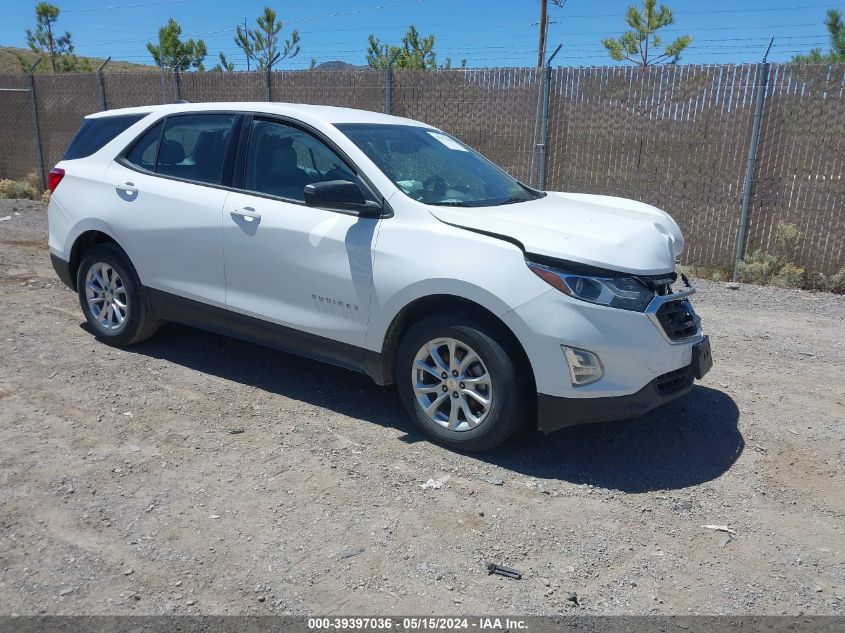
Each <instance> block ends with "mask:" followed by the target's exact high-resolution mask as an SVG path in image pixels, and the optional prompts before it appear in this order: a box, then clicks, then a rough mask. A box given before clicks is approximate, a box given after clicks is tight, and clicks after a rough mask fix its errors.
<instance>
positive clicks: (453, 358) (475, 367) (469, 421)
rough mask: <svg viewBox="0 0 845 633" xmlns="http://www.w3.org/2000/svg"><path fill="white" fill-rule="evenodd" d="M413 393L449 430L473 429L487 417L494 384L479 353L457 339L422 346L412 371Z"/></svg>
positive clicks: (444, 339)
mask: <svg viewBox="0 0 845 633" xmlns="http://www.w3.org/2000/svg"><path fill="white" fill-rule="evenodd" d="M411 381H412V383H413V388H414V395H415V396H416V399H417V402H418V403H419V405H420V407H422V409H423V411H425V414H426V415H427V416H428V418H429V419H430V420H431V421H432V422H434V423H435V424H437V425H439V426H441V427H443V428H445V429H448V430H450V431H469V430H472V429H474V428H476V427H478V425H480V424H481V423H483V422H484V420H485V419H486V418H487V416H488V414H489V413H490V407H491V405H492V403H493V384H492V382H491V380H490V374H489V372H488V371H487V367H486V366H485V365H484V362H483V361H482V360H481V357H480V356H479V355H478V353H477V352H476V351H475V350H474V349H472V348H471V347H470V346H469V345H467V344H466V343H463V342H461V341H459V340H457V339H454V338H437V339H434V340H431V341H429V342H428V343H426V344H425V345H423V346H422V347H421V348H420V350H419V351H418V352H417V355H416V356H415V357H414V365H413V369H412V372H411Z"/></svg>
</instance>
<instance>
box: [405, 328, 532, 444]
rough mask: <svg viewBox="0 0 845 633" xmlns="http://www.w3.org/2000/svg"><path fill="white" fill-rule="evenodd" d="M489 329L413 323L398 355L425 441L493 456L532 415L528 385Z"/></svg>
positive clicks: (408, 401)
mask: <svg viewBox="0 0 845 633" xmlns="http://www.w3.org/2000/svg"><path fill="white" fill-rule="evenodd" d="M526 371H530V370H528V369H526V368H524V367H522V363H520V362H518V361H517V360H516V355H515V354H513V353H509V352H508V349H507V346H506V345H505V344H503V343H502V342H500V341H499V340H497V337H496V335H495V333H494V332H493V331H491V329H490V328H487V327H485V326H484V325H482V324H481V323H479V322H477V321H475V320H473V319H471V318H469V317H465V316H461V315H445V314H444V315H434V316H431V317H426V318H424V319H422V320H420V321H418V322H417V323H415V324H414V325H413V326H412V327H411V328H410V329H409V330H408V332H407V333H406V334H405V336H404V337H403V338H402V341H401V343H400V344H399V349H398V352H397V356H396V382H397V386H398V389H399V396H400V398H401V400H402V404H403V405H404V406H405V409H406V410H407V411H408V414H409V415H410V416H411V419H412V420H413V421H414V423H415V424H416V425H417V426H418V427H419V428H420V430H422V432H423V433H425V434H426V435H427V436H428V437H430V438H431V439H433V440H435V441H436V442H438V443H440V444H444V445H446V446H448V447H450V448H453V449H456V450H459V451H485V450H489V449H492V448H494V447H496V446H498V445H500V444H502V443H503V442H504V441H506V440H507V439H508V438H510V437H511V436H512V435H513V434H514V433H516V432H517V431H518V430H519V429H520V428H521V427H522V426H523V425H524V423H525V422H526V421H527V420H528V419H529V417H530V416H531V414H532V412H533V408H532V402H533V399H532V396H533V394H532V393H531V384H532V381H531V380H530V379H529V377H528V376H527V375H526Z"/></svg>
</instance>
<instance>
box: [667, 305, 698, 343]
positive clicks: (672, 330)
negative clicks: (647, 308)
mask: <svg viewBox="0 0 845 633" xmlns="http://www.w3.org/2000/svg"><path fill="white" fill-rule="evenodd" d="M657 320H658V321H660V325H661V327H663V331H664V332H666V336H668V337H669V338H670V339H671V340H673V341H677V340H679V339H684V338H688V337H690V336H694V335H695V333H696V332H698V319H696V317H695V312H694V311H693V309H692V305H690V302H689V301H687V300H686V299H680V300H678V301H667V302H666V303H664V304H663V305H662V306H660V309H659V310H657Z"/></svg>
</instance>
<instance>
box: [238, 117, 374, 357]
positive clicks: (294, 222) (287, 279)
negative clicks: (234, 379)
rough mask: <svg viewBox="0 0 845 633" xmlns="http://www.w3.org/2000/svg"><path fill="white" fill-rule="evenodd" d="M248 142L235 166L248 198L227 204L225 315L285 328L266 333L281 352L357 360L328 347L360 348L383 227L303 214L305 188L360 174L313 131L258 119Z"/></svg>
mask: <svg viewBox="0 0 845 633" xmlns="http://www.w3.org/2000/svg"><path fill="white" fill-rule="evenodd" d="M244 125H247V123H246V122H245V123H244ZM244 133H245V134H246V133H247V130H246V129H245V132H244ZM248 134H249V139H248V144H247V146H246V148H245V152H244V154H245V156H244V159H243V161H240V160H239V163H242V164H243V166H244V173H243V182H242V183H239V184H240V186H241V189H242V191H238V192H232V193H231V194H230V195H229V197H228V199H227V200H226V205H225V209H224V213H223V248H224V252H225V261H226V304H227V307H228V308H229V309H230V310H232V311H234V312H238V313H240V314H242V315H247V316H250V317H257V318H258V319H261V320H262V321H265V322H267V323H272V324H276V325H280V326H283V327H282V328H264V329H266V330H267V333H268V334H270V336H271V337H282V338H283V339H285V340H277V344H278V345H279V346H281V347H284V348H287V349H292V350H293V351H298V352H300V353H303V354H305V355H308V356H311V357H318V358H323V359H324V360H331V358H329V357H330V356H333V355H334V356H337V355H343V352H344V350H346V351H349V352H350V353H351V354H353V355H354V353H355V352H354V351H353V350H348V349H346V348H342V349H340V350H338V349H336V348H332V347H333V346H332V342H335V343H340V344H346V345H352V346H356V347H357V348H360V347H363V345H364V337H365V333H366V327H367V317H368V315H369V309H370V295H371V293H372V254H373V246H374V242H375V237H376V230H377V227H378V224H379V221H380V220H379V219H378V218H363V217H359V216H358V215H357V214H355V213H345V212H338V211H330V210H326V209H318V208H314V207H308V206H305V203H304V195H303V188H304V187H305V185H307V184H310V183H315V182H321V181H326V180H350V181H353V182H359V178H358V176H357V175H356V173H355V170H354V168H353V167H352V166H351V165H348V164H347V163H346V162H345V161H344V160H343V159H342V158H340V157H339V156H338V154H337V153H336V152H335V151H333V150H332V149H330V148H329V147H328V146H327V145H326V144H325V143H323V142H322V141H321V140H320V139H318V138H316V137H315V136H314V135H312V134H311V133H310V132H308V131H306V130H304V129H301V128H299V127H295V126H293V125H291V124H288V123H286V122H282V121H279V120H275V119H270V118H268V119H263V118H260V117H256V118H255V119H253V120H252V121H251V122H250V123H249V129H248ZM233 326H236V324H234V323H233ZM299 333H306V334H309V333H310V334H314V335H317V336H318V337H321V339H322V340H321V339H317V338H309V337H307V336H305V337H304V338H303V337H302V336H300V335H299ZM241 334H242V335H246V336H247V337H250V338H261V337H260V336H259V335H258V334H257V333H252V334H251V333H250V332H242V333H241ZM303 341H304V342H303ZM322 344H326V345H327V346H328V348H329V349H327V350H321V345H322ZM303 346H304V348H303ZM323 351H326V352H327V353H323ZM341 364H344V363H341ZM346 364H355V363H354V362H352V361H350V362H348V363H346Z"/></svg>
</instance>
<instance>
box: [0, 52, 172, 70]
mask: <svg viewBox="0 0 845 633" xmlns="http://www.w3.org/2000/svg"><path fill="white" fill-rule="evenodd" d="M16 54H18V55H22V56H23V57H24V58H26V59H27V60H29V62H30V63H31V64H34V63H35V61H36V60H37V59H38V55H37V54H36V53H33V52H32V51H30V50H28V49H25V48H12V47H9V46H3V47H0V75H18V74H22V73H23V69H22V68H21V65H20V62H19V61H18V58H17V56H16ZM80 59H83V58H81V57H80ZM84 59H87V60H88V62H89V63H90V64H91V69H92V70H97V69H98V68H99V67H100V64H102V63H103V62H104V61H105V60H104V59H100V58H97V57H86V58H84ZM45 64H46V60H44V61H43V62H41V64H40V65H39V70H42V71H43V69H41V66H44V67H45V68H46V65H45ZM106 70H107V71H108V72H110V73H128V72H136V73H137V72H158V68H157V67H156V66H152V65H148V64H133V63H131V62H122V61H115V60H112V61H110V62H109V64H108V66H106Z"/></svg>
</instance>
